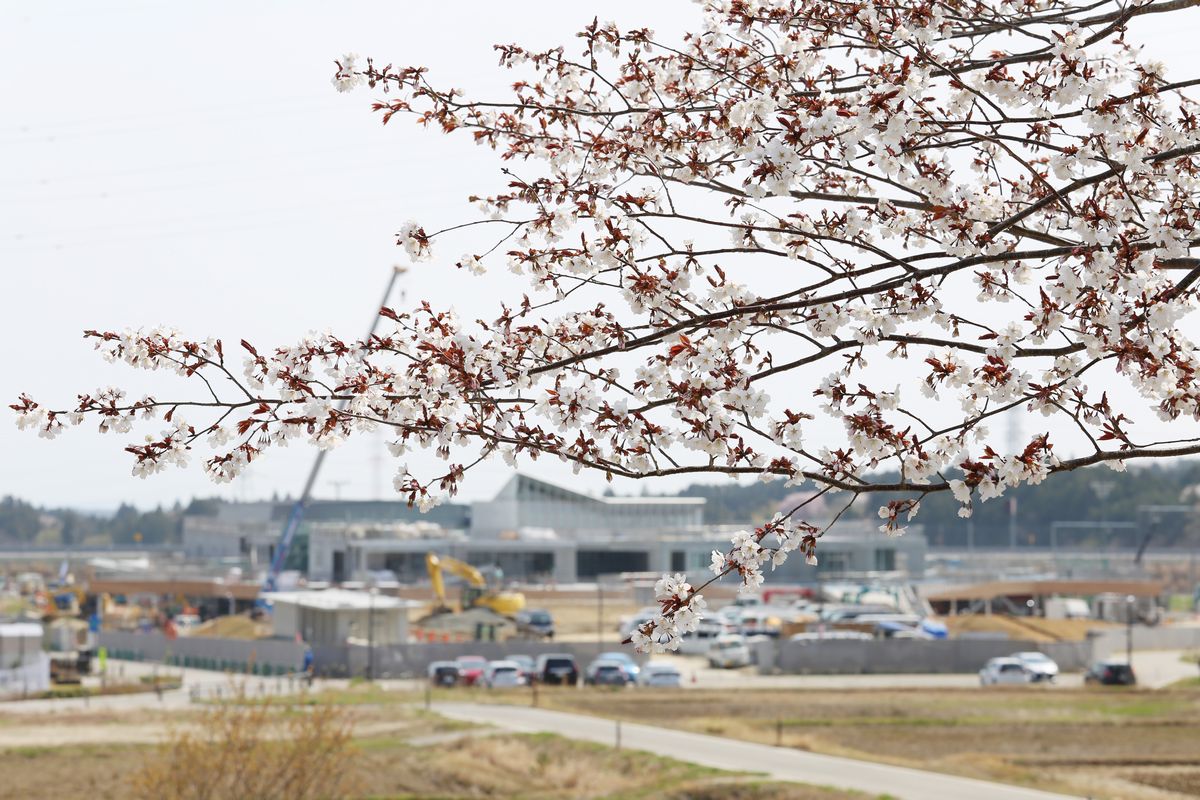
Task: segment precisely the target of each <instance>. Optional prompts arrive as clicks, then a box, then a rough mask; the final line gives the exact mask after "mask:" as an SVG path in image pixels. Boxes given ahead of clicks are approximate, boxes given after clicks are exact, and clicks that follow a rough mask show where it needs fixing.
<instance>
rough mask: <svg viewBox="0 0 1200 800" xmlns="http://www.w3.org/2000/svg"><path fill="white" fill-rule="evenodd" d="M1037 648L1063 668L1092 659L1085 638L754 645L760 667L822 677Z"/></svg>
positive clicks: (955, 664) (940, 665) (950, 669)
mask: <svg viewBox="0 0 1200 800" xmlns="http://www.w3.org/2000/svg"><path fill="white" fill-rule="evenodd" d="M1023 650H1040V651H1041V652H1043V653H1045V654H1046V655H1048V656H1050V657H1051V658H1053V659H1054V660H1055V661H1057V662H1058V665H1059V667H1060V668H1061V669H1063V670H1066V671H1072V670H1079V669H1084V668H1086V667H1087V665H1088V664H1089V663H1090V662H1091V660H1092V647H1091V643H1089V642H1054V643H1047V644H1041V643H1035V642H1022V641H1015V640H1011V639H999V640H992V639H943V640H935V641H920V640H895V639H892V640H877V641H853V640H844V639H826V640H824V641H820V640H818V641H814V642H788V641H784V642H762V643H759V644H757V645H755V655H756V657H757V660H758V665H759V671H760V672H764V673H774V672H784V673H802V674H810V673H811V674H823V675H849V674H871V673H884V674H886V673H954V672H958V673H971V672H977V671H978V670H980V669H981V668H982V667H983V665H984V664H985V663H986V662H987V660H988V659H990V658H997V657H1000V656H1008V655H1012V654H1013V653H1017V652H1020V651H1023Z"/></svg>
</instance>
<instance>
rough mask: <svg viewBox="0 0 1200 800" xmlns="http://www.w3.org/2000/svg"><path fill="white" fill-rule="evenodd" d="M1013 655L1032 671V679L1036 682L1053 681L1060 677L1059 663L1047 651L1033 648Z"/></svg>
mask: <svg viewBox="0 0 1200 800" xmlns="http://www.w3.org/2000/svg"><path fill="white" fill-rule="evenodd" d="M1012 657H1013V658H1015V659H1016V660H1017V661H1020V662H1021V663H1022V664H1024V665H1025V669H1027V670H1029V672H1030V680H1032V681H1033V682H1034V683H1038V682H1040V681H1046V682H1047V683H1053V682H1054V679H1055V678H1057V677H1058V664H1057V663H1055V661H1054V659H1052V658H1051V657H1050V656H1048V655H1046V654H1045V653H1039V652H1037V651H1036V650H1031V651H1028V652H1025V653H1013V654H1012Z"/></svg>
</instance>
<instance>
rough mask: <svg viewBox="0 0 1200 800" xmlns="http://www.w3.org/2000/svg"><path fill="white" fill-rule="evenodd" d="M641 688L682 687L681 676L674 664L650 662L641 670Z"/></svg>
mask: <svg viewBox="0 0 1200 800" xmlns="http://www.w3.org/2000/svg"><path fill="white" fill-rule="evenodd" d="M639 682H640V683H641V685H642V686H653V687H656V688H670V689H677V688H679V687H680V686H682V685H683V675H682V674H681V673H680V672H679V669H678V668H677V667H676V666H675V665H674V664H669V663H666V662H662V661H651V662H650V663H649V664H647V665H646V666H645V667H643V668H642V673H641V680H640V681H639Z"/></svg>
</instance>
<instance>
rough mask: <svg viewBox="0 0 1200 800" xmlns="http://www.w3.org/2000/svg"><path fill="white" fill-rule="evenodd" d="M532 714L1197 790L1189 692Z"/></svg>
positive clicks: (589, 707)
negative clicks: (590, 717) (574, 716)
mask: <svg viewBox="0 0 1200 800" xmlns="http://www.w3.org/2000/svg"><path fill="white" fill-rule="evenodd" d="M541 704H542V705H544V706H546V707H553V708H559V709H562V710H570V711H579V712H583V713H589V714H594V715H597V716H605V717H612V718H621V719H626V720H635V721H639V722H646V723H649V724H655V725H664V726H668V727H677V728H683V729H685V730H690V731H695V732H698V733H708V734H713V735H718V736H729V737H733V738H739V739H746V740H750V741H757V742H762V743H766V744H776V743H777V742H781V743H782V744H783V745H784V746H789V747H797V748H801V749H805V750H811V751H813V752H820V753H828V754H833V755H843V756H849V757H853V758H862V759H869V760H875V761H885V762H888V763H893V764H900V765H904V766H910V767H915V768H919V769H930V770H937V771H942V772H949V773H955V774H959V775H965V776H969V777H974V778H982V779H986V780H998V781H1006V782H1012V783H1021V784H1025V785H1029V786H1036V787H1039V788H1044V789H1049V790H1057V791H1062V792H1067V793H1072V794H1083V795H1086V796H1091V797H1095V798H1114V799H1115V798H1121V800H1140V799H1141V798H1145V799H1146V800H1150V799H1151V798H1159V799H1161V798H1163V797H1179V796H1195V795H1194V790H1195V789H1196V787H1197V784H1198V783H1200V763H1198V758H1197V752H1198V751H1197V747H1198V746H1200V745H1198V743H1200V692H1196V691H1188V690H1169V691H1157V692H1149V691H1122V690H1081V691H1054V692H1047V691H1040V690H1029V689H1014V690H1007V689H992V690H976V689H961V690H957V689H939V690H921V689H912V690H904V691H895V690H866V689H864V690H789V691H757V690H756V691H749V690H733V691H710V690H691V691H686V692H679V691H673V692H672V691H647V690H634V691H585V692H569V691H568V692H555V693H549V692H548V693H546V694H545V697H544V698H543V699H542V700H541ZM1163 790H1167V791H1169V792H1171V793H1170V794H1165V793H1164V791H1163ZM1188 791H1192V792H1193V794H1191V795H1188V794H1187V792H1188Z"/></svg>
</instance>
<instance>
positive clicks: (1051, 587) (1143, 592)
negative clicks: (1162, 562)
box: [924, 580, 1164, 602]
mask: <svg viewBox="0 0 1200 800" xmlns="http://www.w3.org/2000/svg"><path fill="white" fill-rule="evenodd" d="M1163 587H1164V584H1163V582H1162V581H1104V580H1092V581H1082V580H1081V581H1059V580H1047V581H992V582H990V583H977V584H974V585H972V586H956V587H952V588H947V589H939V590H937V591H933V592H925V593H924V596H925V599H926V600H929V601H931V602H938V601H946V602H948V601H951V600H991V599H993V598H996V597H1042V596H1046V595H1068V596H1071V595H1074V596H1080V595H1082V596H1086V597H1092V596H1094V595H1098V594H1109V593H1111V594H1122V595H1129V594H1131V595H1133V596H1134V597H1157V596H1158V595H1160V594H1162V592H1163Z"/></svg>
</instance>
